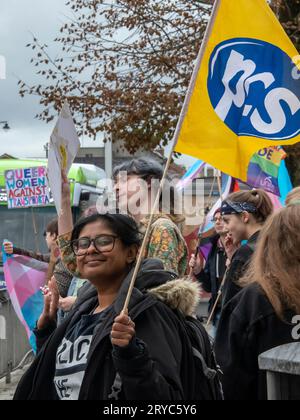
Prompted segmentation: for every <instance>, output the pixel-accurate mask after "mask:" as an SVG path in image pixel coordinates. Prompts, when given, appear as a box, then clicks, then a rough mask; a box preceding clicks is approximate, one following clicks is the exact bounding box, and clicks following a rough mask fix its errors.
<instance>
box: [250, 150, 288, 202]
mask: <svg viewBox="0 0 300 420" xmlns="http://www.w3.org/2000/svg"><path fill="white" fill-rule="evenodd" d="M285 158H286V153H285V152H284V150H283V149H282V148H281V147H276V146H274V147H268V148H264V149H261V150H260V151H259V152H258V153H256V154H255V155H254V156H253V158H252V159H251V162H250V165H249V167H248V178H247V182H246V183H247V184H248V185H249V186H250V187H252V188H261V189H263V190H264V191H266V192H269V193H272V194H274V195H277V196H278V197H280V195H281V194H280V189H279V180H278V177H279V170H280V165H281V162H282V160H284V159H285Z"/></svg>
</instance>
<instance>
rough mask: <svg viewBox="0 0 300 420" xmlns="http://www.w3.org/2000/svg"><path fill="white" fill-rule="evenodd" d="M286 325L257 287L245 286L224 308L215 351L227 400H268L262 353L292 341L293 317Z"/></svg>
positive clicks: (289, 318) (286, 315) (288, 319)
mask: <svg viewBox="0 0 300 420" xmlns="http://www.w3.org/2000/svg"><path fill="white" fill-rule="evenodd" d="M294 315H295V314H293V313H292V312H288V311H287V312H286V314H285V319H286V320H287V322H283V321H282V320H281V319H279V318H278V316H277V314H276V313H275V311H274V309H273V307H272V305H271V303H270V301H269V300H268V298H267V296H266V295H265V293H264V292H263V291H262V289H261V288H260V286H258V284H253V285H250V286H248V287H246V288H245V289H244V290H243V291H241V292H240V293H239V294H238V295H236V296H235V297H234V298H233V299H232V300H231V301H230V302H229V303H228V304H227V306H226V307H225V308H224V310H223V312H222V316H221V319H220V323H219V328H218V332H217V338H216V342H215V351H216V357H217V362H218V363H219V364H220V367H221V370H222V371H223V373H224V376H223V380H222V382H223V387H224V394H225V399H227V400H266V399H267V384H266V373H265V372H261V371H259V367H258V357H259V355H260V354H262V353H264V352H266V351H268V350H271V349H272V348H275V347H278V346H280V345H283V344H288V343H291V342H293V337H292V330H293V328H294V327H295V325H294V324H292V318H293V316H294Z"/></svg>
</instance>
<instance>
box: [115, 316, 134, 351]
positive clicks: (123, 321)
mask: <svg viewBox="0 0 300 420" xmlns="http://www.w3.org/2000/svg"><path fill="white" fill-rule="evenodd" d="M134 336H135V324H134V322H133V321H132V320H131V319H130V318H129V316H128V315H126V314H121V315H119V316H117V317H116V319H115V321H114V324H113V326H112V330H111V342H112V344H113V345H114V346H118V347H126V346H128V344H129V343H130V342H131V340H132V339H133V337H134Z"/></svg>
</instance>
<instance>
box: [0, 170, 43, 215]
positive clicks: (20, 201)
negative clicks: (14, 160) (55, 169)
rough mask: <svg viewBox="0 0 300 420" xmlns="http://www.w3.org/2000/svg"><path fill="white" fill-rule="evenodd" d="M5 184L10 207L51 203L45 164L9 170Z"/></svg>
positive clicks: (6, 173)
mask: <svg viewBox="0 0 300 420" xmlns="http://www.w3.org/2000/svg"><path fill="white" fill-rule="evenodd" d="M5 185H6V192H7V206H8V208H9V209H16V208H24V207H39V206H48V205H49V204H50V192H49V188H48V183H47V177H46V168H45V167H43V166H40V167H37V168H27V169H11V170H8V171H6V172H5Z"/></svg>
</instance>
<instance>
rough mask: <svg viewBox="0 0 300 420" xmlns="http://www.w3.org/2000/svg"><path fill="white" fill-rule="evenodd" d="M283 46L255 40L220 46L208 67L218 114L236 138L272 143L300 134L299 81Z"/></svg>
mask: <svg viewBox="0 0 300 420" xmlns="http://www.w3.org/2000/svg"><path fill="white" fill-rule="evenodd" d="M294 73H295V64H294V62H293V61H292V59H291V58H290V57H289V56H288V55H287V54H286V53H285V52H283V51H282V50H281V49H280V48H278V47H276V46H274V45H272V44H269V43H267V42H264V41H260V40H256V39H251V38H235V39H231V40H228V41H225V42H223V43H221V44H219V45H218V46H217V47H216V48H215V50H214V51H213V53H212V55H211V58H210V63H209V77H208V92H209V96H210V100H211V103H212V105H213V107H214V109H215V112H216V113H217V115H218V116H219V117H220V119H221V120H222V121H224V123H225V124H226V125H227V126H228V127H229V128H230V129H231V130H232V131H233V132H234V133H235V134H236V135H238V136H250V137H262V138H266V139H270V140H278V141H279V142H280V140H287V139H292V138H294V137H296V136H297V135H299V134H300V80H299V79H298V78H295V77H293V74H294Z"/></svg>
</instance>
